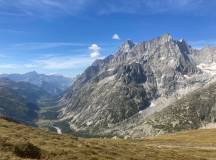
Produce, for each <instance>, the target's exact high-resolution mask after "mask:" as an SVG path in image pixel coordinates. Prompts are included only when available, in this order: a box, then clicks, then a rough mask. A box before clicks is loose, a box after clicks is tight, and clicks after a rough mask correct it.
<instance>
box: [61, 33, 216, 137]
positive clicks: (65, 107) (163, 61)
mask: <svg viewBox="0 0 216 160" xmlns="http://www.w3.org/2000/svg"><path fill="white" fill-rule="evenodd" d="M211 50H214V49H207V51H206V49H202V50H197V49H193V48H192V47H191V46H190V45H188V44H187V42H186V41H185V40H175V39H173V38H172V36H171V35H169V34H165V35H162V36H160V37H158V38H155V39H153V40H150V41H144V42H141V43H138V44H135V43H134V42H133V41H131V40H128V41H126V42H124V43H123V44H122V46H121V47H120V48H119V50H118V51H117V53H116V54H114V55H111V56H108V57H107V58H105V59H103V60H96V61H95V62H94V63H93V64H92V65H91V66H90V67H88V68H87V69H86V70H85V72H84V73H83V74H81V75H80V76H79V77H78V78H77V79H76V81H75V82H74V83H73V85H72V87H71V88H70V89H68V91H67V92H66V94H65V95H64V96H63V97H62V99H61V101H60V103H59V106H61V107H62V110H61V113H60V115H59V120H60V121H65V122H66V123H69V125H70V128H71V129H72V130H73V131H75V132H82V133H83V132H84V133H87V134H91V135H92V134H103V133H109V134H118V135H133V131H134V132H135V130H133V129H134V128H136V126H138V125H139V124H138V122H137V121H141V122H145V119H146V118H148V117H151V116H152V115H154V114H157V113H156V112H160V113H161V114H163V113H164V110H166V109H167V110H168V111H166V113H167V115H166V114H163V116H164V118H166V116H168V117H169V116H171V115H168V113H170V114H171V112H172V111H171V108H172V107H170V105H171V104H174V103H175V102H176V103H177V101H178V100H179V99H181V98H182V97H183V96H184V95H186V94H188V93H189V92H192V91H193V90H196V89H198V88H200V87H202V86H204V85H205V84H207V83H210V82H211V81H212V80H214V76H213V74H212V72H211V73H210V72H207V71H206V70H205V69H204V68H203V67H200V64H206V60H205V59H206V57H205V56H204V54H206V53H207V52H208V54H209V55H211V54H212V51H211ZM199 56H203V59H202V63H200V62H199V61H198V60H199V58H197V57H199ZM208 57H211V56H208ZM190 107H191V106H190ZM192 108H193V107H192ZM178 111H179V110H178V109H176V114H179V113H178ZM193 112H196V109H194V108H193ZM193 112H191V116H193V114H194V113H193ZM182 114H183V113H182ZM182 116H185V115H184V114H183V115H182ZM207 116H209V115H207ZM134 117H141V118H140V119H141V120H140V119H139V118H134ZM199 118H200V117H199ZM130 119H131V121H130ZM172 120H173V121H175V119H171V120H170V121H172ZM160 121H161V122H162V120H161V119H160ZM170 121H169V123H170ZM125 122H128V123H127V124H125ZM133 122H137V123H133ZM188 122H189V120H188ZM201 122H202V120H201ZM201 122H200V123H201ZM191 123H195V122H194V121H192V122H191ZM121 125H123V126H124V125H128V126H130V128H127V127H126V128H127V132H125V131H124V127H121ZM115 126H119V128H122V129H123V130H120V129H117V131H115V130H116V128H115ZM152 126H153V125H150V126H149V127H150V128H151V127H152ZM191 126H192V125H191ZM191 126H190V127H188V128H197V127H200V126H201V125H196V124H194V127H191ZM117 128H118V127H117ZM180 128H181V127H180ZM139 129H140V130H143V133H142V132H141V134H140V136H143V135H147V131H146V133H145V131H144V130H146V126H145V125H144V126H142V125H141V126H140V128H139ZM182 129H185V128H182ZM152 130H154V129H152ZM179 130H180V129H179ZM101 131H102V132H101ZM130 131H131V132H130ZM149 132H151V130H150V131H149ZM152 132H153V131H152ZM130 133H131V134H130ZM156 133H157V134H160V132H159V133H158V132H155V133H154V134H156ZM161 133H162V132H161ZM152 134H153V133H152Z"/></svg>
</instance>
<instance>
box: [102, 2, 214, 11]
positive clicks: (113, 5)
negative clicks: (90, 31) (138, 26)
mask: <svg viewBox="0 0 216 160" xmlns="http://www.w3.org/2000/svg"><path fill="white" fill-rule="evenodd" d="M206 5H207V6H208V9H206V8H205V7H206ZM209 6H210V7H212V6H214V7H215V6H216V2H215V1H206V0H130V1H125V0H118V1H113V0H110V1H106V2H104V7H103V8H101V10H100V14H112V13H130V14H161V13H167V12H169V13H171V12H172V13H175V14H177V13H185V12H187V11H189V12H192V11H199V12H198V13H197V12H196V14H200V13H201V12H210V11H211V10H212V9H213V8H214V7H212V8H210V7H209Z"/></svg>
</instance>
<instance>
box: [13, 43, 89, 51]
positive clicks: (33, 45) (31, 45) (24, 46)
mask: <svg viewBox="0 0 216 160" xmlns="http://www.w3.org/2000/svg"><path fill="white" fill-rule="evenodd" d="M84 46H87V44H84V43H73V42H33V43H17V44H14V45H12V46H10V48H11V47H13V48H15V49H25V50H36V49H49V48H59V47H84Z"/></svg>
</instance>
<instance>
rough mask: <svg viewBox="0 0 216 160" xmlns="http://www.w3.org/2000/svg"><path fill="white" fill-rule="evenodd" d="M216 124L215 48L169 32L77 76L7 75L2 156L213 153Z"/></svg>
mask: <svg viewBox="0 0 216 160" xmlns="http://www.w3.org/2000/svg"><path fill="white" fill-rule="evenodd" d="M213 128H214V129H213ZM215 128H216V48H214V47H205V48H202V49H194V48H192V47H191V46H190V45H189V44H188V43H187V42H186V41H185V40H183V39H181V40H176V39H174V38H173V37H172V36H171V35H170V34H164V35H162V36H160V37H157V38H155V39H152V40H149V41H143V42H140V43H134V42H133V41H131V40H127V41H125V42H124V43H123V44H122V45H121V46H120V47H119V49H118V51H117V52H116V53H115V54H113V55H110V56H108V57H106V58H104V59H98V60H96V61H95V62H93V64H92V65H91V66H89V67H88V68H87V69H86V70H85V71H84V72H83V73H82V74H80V75H79V76H77V77H76V78H74V79H73V78H66V77H63V76H59V75H44V74H39V73H37V72H30V73H26V74H2V75H0V155H1V156H2V157H1V156H0V159H1V158H3V159H5V160H6V159H15V160H16V159H18V160H20V159H26V158H27V159H53V160H55V159H56V160H57V159H58V160H59V159H64V160H65V159H80V160H83V159H91V160H93V159H95V160H96V159H100V160H108V159H116V160H119V159H125V160H127V159H128V160H132V159H133V160H135V159H136V160H139V159H140V160H141V159H149V160H158V159H161V160H163V159H164V160H165V159H166V160H167V159H170V160H173V159H176V160H185V159H188V160H189V159H190V160H192V159H197V160H198V159H200V160H201V159H202V160H203V159H209V160H212V159H215V156H216V154H215V150H216V147H215V137H214V134H215ZM177 132H180V133H177ZM27 133H28V134H27ZM57 134H61V135H57ZM62 134H63V135H62ZM156 136H157V137H156ZM81 137H82V138H81ZM90 137H91V138H90ZM98 137H99V138H98ZM197 137H198V138H197Z"/></svg>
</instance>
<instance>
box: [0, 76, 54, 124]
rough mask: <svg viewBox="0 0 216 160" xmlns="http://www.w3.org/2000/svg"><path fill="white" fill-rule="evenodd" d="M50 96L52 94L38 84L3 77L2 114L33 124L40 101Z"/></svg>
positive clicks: (1, 85)
mask: <svg viewBox="0 0 216 160" xmlns="http://www.w3.org/2000/svg"><path fill="white" fill-rule="evenodd" d="M49 97H51V95H50V94H49V93H47V92H46V91H45V90H42V89H41V88H39V87H38V86H35V85H32V84H30V83H26V82H14V81H11V80H9V79H5V78H1V79H0V116H3V117H8V118H12V119H14V120H17V121H20V122H23V123H27V124H33V123H34V121H35V120H36V119H37V116H38V115H37V111H38V109H39V103H38V101H39V100H42V99H46V98H49Z"/></svg>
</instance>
